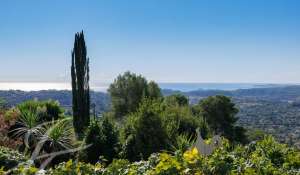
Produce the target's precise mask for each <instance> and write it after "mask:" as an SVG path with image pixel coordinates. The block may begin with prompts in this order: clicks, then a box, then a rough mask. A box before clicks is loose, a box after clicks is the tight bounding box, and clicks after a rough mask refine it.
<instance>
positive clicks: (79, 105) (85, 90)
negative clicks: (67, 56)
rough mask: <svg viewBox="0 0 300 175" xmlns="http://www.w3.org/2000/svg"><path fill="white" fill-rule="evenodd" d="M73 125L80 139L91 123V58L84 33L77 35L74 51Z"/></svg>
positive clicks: (72, 71) (72, 74)
mask: <svg viewBox="0 0 300 175" xmlns="http://www.w3.org/2000/svg"><path fill="white" fill-rule="evenodd" d="M71 76H72V95H73V98H72V100H73V125H74V129H75V132H76V134H77V136H78V137H79V138H81V137H82V134H83V132H84V130H85V129H86V128H87V127H88V125H89V123H90V87H89V58H87V56H86V46H85V41H84V35H83V31H82V32H80V33H76V34H75V42H74V48H73V50H72V66H71Z"/></svg>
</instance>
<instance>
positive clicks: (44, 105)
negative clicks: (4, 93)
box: [16, 100, 64, 122]
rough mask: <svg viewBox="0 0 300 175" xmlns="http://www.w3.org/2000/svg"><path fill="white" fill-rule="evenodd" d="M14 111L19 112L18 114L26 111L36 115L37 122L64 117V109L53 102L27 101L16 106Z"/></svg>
mask: <svg viewBox="0 0 300 175" xmlns="http://www.w3.org/2000/svg"><path fill="white" fill-rule="evenodd" d="M16 110H19V111H20V113H25V112H27V111H30V112H31V113H36V114H37V115H38V116H39V122H46V121H51V120H57V119H59V118H62V117H63V115H64V109H63V108H62V107H61V106H60V104H59V102H58V101H54V100H47V101H38V100H28V101H25V102H23V103H20V104H19V105H17V108H16Z"/></svg>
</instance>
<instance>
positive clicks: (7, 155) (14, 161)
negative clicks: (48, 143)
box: [0, 146, 26, 170]
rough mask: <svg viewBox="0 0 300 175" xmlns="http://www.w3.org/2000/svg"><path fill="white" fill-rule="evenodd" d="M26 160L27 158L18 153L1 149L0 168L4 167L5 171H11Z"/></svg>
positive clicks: (4, 148)
mask: <svg viewBox="0 0 300 175" xmlns="http://www.w3.org/2000/svg"><path fill="white" fill-rule="evenodd" d="M25 160H26V158H25V156H23V155H22V154H20V153H19V152H18V151H15V150H12V149H9V148H6V147H2V146H1V147H0V167H3V168H4V170H8V169H11V168H13V167H15V166H17V165H18V164H19V163H20V162H23V161H25Z"/></svg>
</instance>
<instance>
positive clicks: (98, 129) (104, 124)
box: [83, 117, 119, 163]
mask: <svg viewBox="0 0 300 175" xmlns="http://www.w3.org/2000/svg"><path fill="white" fill-rule="evenodd" d="M118 137H119V133H118V130H117V127H116V126H115V124H114V123H113V121H111V120H109V119H108V118H107V117H105V118H104V119H102V120H100V121H92V122H91V124H90V126H89V128H88V131H87V134H86V138H85V144H87V145H89V144H91V146H90V147H89V148H87V149H86V150H85V151H83V154H86V156H83V160H85V161H87V162H90V163H96V162H97V161H99V158H100V156H101V157H102V158H101V159H105V161H107V163H110V162H111V161H112V160H113V159H114V158H116V157H117V154H118V151H119V138H118Z"/></svg>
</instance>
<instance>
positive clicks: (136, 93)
mask: <svg viewBox="0 0 300 175" xmlns="http://www.w3.org/2000/svg"><path fill="white" fill-rule="evenodd" d="M108 92H109V94H110V96H111V103H112V110H113V112H114V113H115V117H116V118H118V119H124V116H126V115H127V114H129V113H131V112H135V111H136V110H137V108H138V106H139V104H140V103H141V101H142V99H143V98H154V99H155V98H159V97H161V96H162V95H161V92H160V89H159V87H158V85H157V84H156V83H154V82H150V83H148V82H147V80H146V79H145V78H144V77H142V76H141V75H136V74H134V73H130V72H125V73H124V74H123V75H119V76H118V77H117V79H115V80H114V82H113V83H112V84H111V85H110V87H109V89H108Z"/></svg>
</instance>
